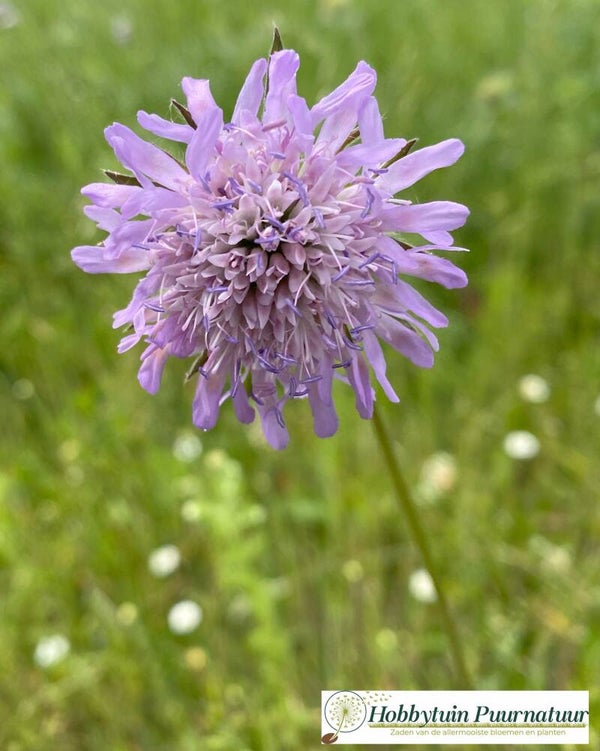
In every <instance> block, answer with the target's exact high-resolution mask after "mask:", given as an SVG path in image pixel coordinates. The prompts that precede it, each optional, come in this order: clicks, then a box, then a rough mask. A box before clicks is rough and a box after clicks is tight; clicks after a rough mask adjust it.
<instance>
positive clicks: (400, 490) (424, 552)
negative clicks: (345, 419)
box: [373, 407, 473, 691]
mask: <svg viewBox="0 0 600 751" xmlns="http://www.w3.org/2000/svg"><path fill="white" fill-rule="evenodd" d="M373 427H374V429H375V435H376V436H377V441H378V443H379V447H380V449H381V453H382V455H383V458H384V460H385V463H386V465H387V468H388V471H389V474H390V478H391V481H392V486H393V488H394V492H395V495H396V498H397V499H398V502H399V504H400V507H401V508H402V511H403V513H404V516H405V518H406V521H407V523H408V528H409V531H410V534H411V536H412V539H413V541H414V542H415V543H416V545H417V548H418V549H419V552H420V553H421V557H422V558H423V563H424V564H425V568H426V569H427V570H428V571H429V574H430V576H431V579H432V580H433V584H434V586H435V590H436V593H437V600H436V602H437V605H438V608H439V613H440V616H441V619H442V623H443V625H444V630H445V632H446V635H447V637H448V643H449V646H450V651H451V654H452V661H453V663H454V669H455V672H456V677H457V678H458V680H459V686H458V687H457V688H458V689H460V690H465V691H467V690H471V689H472V688H473V684H472V681H471V678H470V675H469V671H468V669H467V664H466V660H465V657H464V650H463V646H462V641H461V638H460V634H459V631H458V628H457V626H456V622H455V620H454V617H453V615H452V611H451V610H450V606H449V604H448V599H447V597H446V593H445V590H444V586H443V584H442V579H441V576H440V574H439V569H438V567H437V564H436V562H435V560H434V558H433V555H432V553H431V548H430V545H429V542H428V539H427V535H426V533H425V529H424V527H423V525H422V524H421V520H420V518H419V513H418V510H417V506H416V504H415V501H414V499H413V497H412V493H411V491H410V488H409V486H408V483H407V482H406V480H405V478H404V475H403V474H402V470H401V469H400V464H399V463H398V460H397V458H396V455H395V454H394V451H393V448H392V442H391V440H390V436H389V433H388V431H387V428H386V426H385V424H384V422H383V420H382V418H381V416H380V415H379V412H378V410H377V407H375V409H374V411H373Z"/></svg>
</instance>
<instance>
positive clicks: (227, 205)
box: [210, 198, 237, 212]
mask: <svg viewBox="0 0 600 751" xmlns="http://www.w3.org/2000/svg"><path fill="white" fill-rule="evenodd" d="M236 203H237V198H227V199H225V200H223V201H214V203H211V205H210V206H211V208H213V209H219V210H220V211H227V212H232V211H233V208H232V207H233V206H234V204H236Z"/></svg>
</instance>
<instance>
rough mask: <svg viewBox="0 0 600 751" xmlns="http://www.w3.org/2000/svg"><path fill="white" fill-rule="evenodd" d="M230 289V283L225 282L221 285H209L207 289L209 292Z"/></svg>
mask: <svg viewBox="0 0 600 751" xmlns="http://www.w3.org/2000/svg"><path fill="white" fill-rule="evenodd" d="M228 290H229V285H227V284H224V285H221V286H219V287H209V288H208V289H207V290H206V291H207V292H209V293H215V294H216V293H218V292H227V291H228Z"/></svg>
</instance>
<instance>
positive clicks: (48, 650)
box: [33, 634, 71, 668]
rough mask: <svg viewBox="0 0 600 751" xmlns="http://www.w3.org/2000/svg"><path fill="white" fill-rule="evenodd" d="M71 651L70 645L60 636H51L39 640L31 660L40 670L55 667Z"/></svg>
mask: <svg viewBox="0 0 600 751" xmlns="http://www.w3.org/2000/svg"><path fill="white" fill-rule="evenodd" d="M70 651H71V643H70V642H69V640H68V639H67V637H66V636H63V635H62V634H52V635H51V636H45V637H43V638H42V639H40V640H39V642H38V643H37V645H36V647H35V651H34V653H33V660H34V662H35V664H36V665H38V666H39V667H40V668H49V667H52V665H56V664H57V663H58V662H61V661H62V660H64V658H65V657H66V656H67V655H68V654H69V652H70Z"/></svg>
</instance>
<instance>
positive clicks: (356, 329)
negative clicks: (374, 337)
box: [350, 323, 375, 336]
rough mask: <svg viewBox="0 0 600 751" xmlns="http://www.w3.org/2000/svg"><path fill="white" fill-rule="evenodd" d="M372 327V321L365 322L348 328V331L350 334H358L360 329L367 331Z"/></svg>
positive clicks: (373, 325) (373, 326)
mask: <svg viewBox="0 0 600 751" xmlns="http://www.w3.org/2000/svg"><path fill="white" fill-rule="evenodd" d="M374 328H375V324H374V323H365V324H363V325H362V326H356V328H353V329H350V333H351V334H352V336H355V335H356V334H360V332H361V331H369V330H370V329H374Z"/></svg>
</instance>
